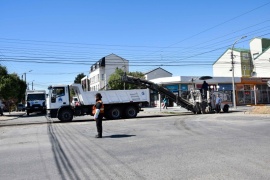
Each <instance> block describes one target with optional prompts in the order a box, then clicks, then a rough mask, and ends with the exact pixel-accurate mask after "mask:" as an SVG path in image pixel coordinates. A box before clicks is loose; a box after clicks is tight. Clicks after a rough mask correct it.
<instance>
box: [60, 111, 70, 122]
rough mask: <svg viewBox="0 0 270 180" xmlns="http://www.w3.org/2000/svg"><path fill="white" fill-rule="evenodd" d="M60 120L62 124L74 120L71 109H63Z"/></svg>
mask: <svg viewBox="0 0 270 180" xmlns="http://www.w3.org/2000/svg"><path fill="white" fill-rule="evenodd" d="M58 119H59V120H60V121H62V122H70V121H72V119H73V114H72V111H71V110H70V109H63V110H61V111H60V113H59V114H58Z"/></svg>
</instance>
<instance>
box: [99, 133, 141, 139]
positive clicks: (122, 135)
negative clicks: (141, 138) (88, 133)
mask: <svg viewBox="0 0 270 180" xmlns="http://www.w3.org/2000/svg"><path fill="white" fill-rule="evenodd" d="M133 136H136V135H130V134H114V135H111V136H103V137H102V138H127V137H133Z"/></svg>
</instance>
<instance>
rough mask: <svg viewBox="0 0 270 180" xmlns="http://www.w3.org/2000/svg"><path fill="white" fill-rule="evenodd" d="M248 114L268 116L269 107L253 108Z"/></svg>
mask: <svg viewBox="0 0 270 180" xmlns="http://www.w3.org/2000/svg"><path fill="white" fill-rule="evenodd" d="M249 113H250V114H270V106H254V107H253V108H252V109H251V110H250V112H249Z"/></svg>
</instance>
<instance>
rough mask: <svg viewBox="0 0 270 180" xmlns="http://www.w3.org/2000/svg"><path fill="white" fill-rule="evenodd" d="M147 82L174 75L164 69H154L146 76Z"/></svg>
mask: <svg viewBox="0 0 270 180" xmlns="http://www.w3.org/2000/svg"><path fill="white" fill-rule="evenodd" d="M144 76H145V79H146V80H151V79H156V78H161V77H172V73H170V72H168V71H166V70H165V69H162V68H161V67H159V68H156V69H153V70H151V71H149V72H147V73H145V74H144Z"/></svg>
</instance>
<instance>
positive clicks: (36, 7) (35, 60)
mask: <svg viewBox="0 0 270 180" xmlns="http://www.w3.org/2000/svg"><path fill="white" fill-rule="evenodd" d="M269 9H270V1H269V0H268V1H267V0H257V1H246V0H238V1H235V0H234V1H233V0H226V1H225V0H220V1H214V0H205V1H200V0H197V1H180V0H166V1H165V0H159V1H154V0H136V1H127V0H110V1H109V0H76V1H75V0H65V1H64V0H57V1H53V0H46V1H45V0H43V1H42V0H41V1H34V0H12V1H10V0H1V1H0V22H1V27H0V63H1V65H4V66H6V67H7V68H8V70H9V72H10V73H13V72H16V73H17V74H18V75H19V76H21V75H23V73H27V76H26V77H27V82H28V83H30V84H32V82H33V84H34V89H47V87H48V86H49V85H51V84H70V83H72V82H73V81H74V79H75V77H76V76H77V75H78V74H80V73H84V74H86V75H87V74H88V73H89V69H90V66H91V65H92V64H93V63H94V62H96V61H98V60H99V59H100V58H102V57H104V56H106V55H109V54H111V53H114V54H117V55H119V56H121V57H123V58H125V59H127V60H129V62H130V71H141V72H147V71H150V70H152V69H155V68H157V67H162V68H164V69H165V70H167V71H169V72H171V73H173V76H189V75H190V76H192V75H194V76H200V75H212V63H213V62H215V61H216V60H217V58H219V56H220V55H221V54H222V53H224V52H225V51H226V49H227V48H230V47H231V46H232V44H233V43H234V42H235V40H237V39H239V38H240V37H242V36H244V35H246V36H247V38H245V39H243V40H241V41H240V42H239V43H238V44H237V45H236V46H235V47H238V48H247V49H248V48H249V42H250V40H251V39H252V38H254V37H264V38H270V16H269ZM30 70H32V71H31V72H29V71H30ZM30 89H31V87H30Z"/></svg>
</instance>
